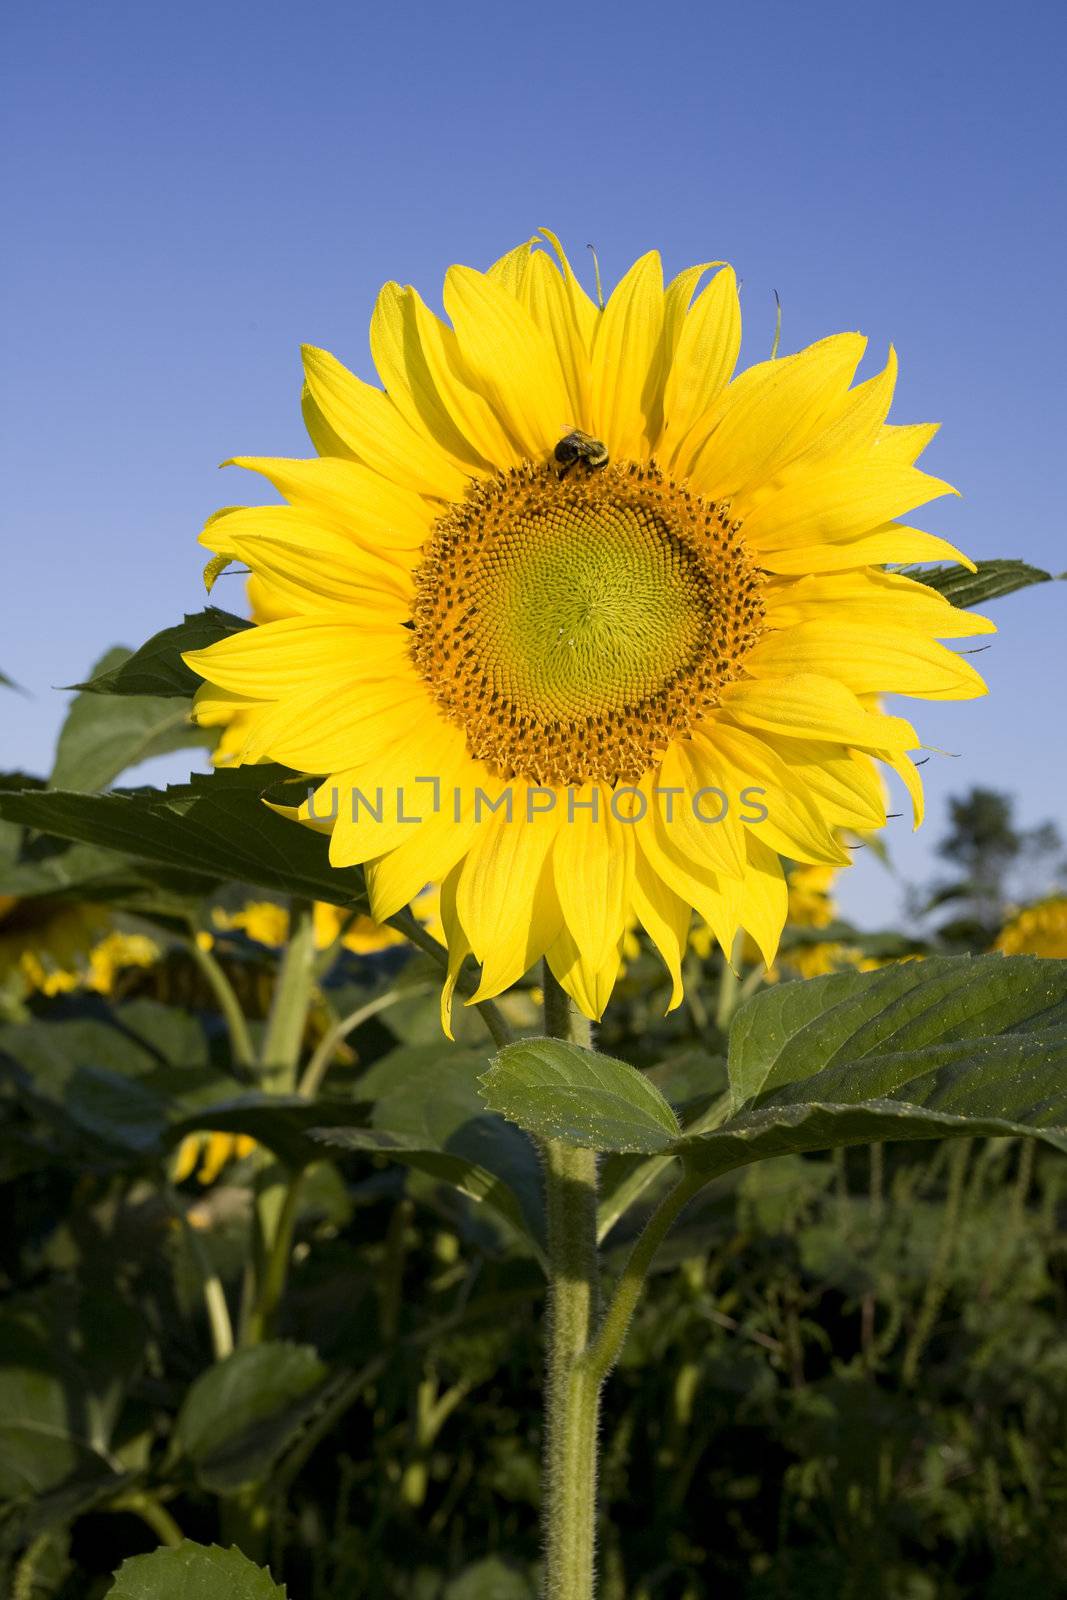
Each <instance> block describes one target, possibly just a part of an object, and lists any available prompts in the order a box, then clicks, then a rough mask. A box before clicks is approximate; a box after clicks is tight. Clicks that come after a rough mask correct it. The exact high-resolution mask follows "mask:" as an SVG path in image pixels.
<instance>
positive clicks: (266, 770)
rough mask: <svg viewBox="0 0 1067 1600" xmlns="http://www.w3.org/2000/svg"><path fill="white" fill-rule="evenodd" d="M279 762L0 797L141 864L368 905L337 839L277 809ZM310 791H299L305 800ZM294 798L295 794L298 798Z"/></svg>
mask: <svg viewBox="0 0 1067 1600" xmlns="http://www.w3.org/2000/svg"><path fill="white" fill-rule="evenodd" d="M279 770H280V769H278V768H275V767H258V766H249V767H238V768H235V769H233V770H232V771H231V770H228V769H227V770H223V771H219V772H214V773H211V774H210V775H206V776H204V775H195V774H194V776H193V777H192V778H191V779H190V781H189V783H187V784H177V785H173V786H171V787H170V788H167V789H163V790H159V789H132V790H125V791H116V792H115V793H112V794H100V795H90V794H71V793H68V792H66V791H64V790H51V791H48V792H42V791H40V790H24V791H22V792H20V793H12V792H10V791H8V792H3V793H0V817H4V818H6V819H7V820H8V821H10V822H21V823H24V824H25V825H26V826H28V827H31V828H38V829H40V830H41V831H42V832H44V833H49V834H52V835H55V836H57V837H59V838H61V839H72V840H78V841H82V842H84V843H88V844H93V845H96V846H98V847H99V846H106V847H107V848H108V849H110V850H115V851H118V852H119V853H120V854H121V855H123V856H125V857H127V858H128V859H130V860H134V861H148V862H153V863H158V864H159V865H161V866H165V867H171V868H179V869H181V870H182V871H183V872H192V873H196V874H199V875H201V876H203V877H205V878H209V879H213V880H215V881H218V882H230V881H233V880H237V881H239V882H241V883H247V884H251V885H254V886H255V887H257V888H260V889H270V890H273V891H274V892H275V893H279V894H291V895H299V896H302V897H304V898H306V899H310V900H329V901H331V902H332V903H333V904H335V905H343V906H353V905H365V904H366V897H365V895H364V891H363V874H362V873H361V872H360V871H359V870H358V869H357V868H355V867H344V868H336V867H331V866H330V859H329V840H328V839H327V838H326V837H325V835H323V834H320V833H317V832H315V831H314V830H313V829H311V828H305V827H301V826H300V825H299V824H298V823H295V822H291V821H289V820H288V819H287V818H284V817H281V816H279V815H278V814H277V812H275V811H272V810H271V808H270V806H268V805H266V804H265V803H264V801H263V799H262V796H263V795H264V794H265V793H266V792H268V790H271V789H272V787H273V786H275V785H276V784H277V781H278V773H279ZM303 792H304V789H303V787H302V786H301V787H300V796H301V797H302V795H303ZM293 798H296V796H295V795H294V796H293Z"/></svg>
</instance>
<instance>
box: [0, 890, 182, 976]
mask: <svg viewBox="0 0 1067 1600" xmlns="http://www.w3.org/2000/svg"><path fill="white" fill-rule="evenodd" d="M161 954H162V951H161V950H160V947H159V945H157V944H156V943H155V941H154V940H153V939H149V938H147V937H146V936H145V935H144V934H139V933H125V932H123V931H122V930H121V929H118V928H116V927H115V926H114V924H113V921H112V917H111V914H110V912H109V911H108V910H107V908H106V907H104V906H97V905H79V904H72V903H70V902H66V901H54V900H50V899H48V898H47V897H44V896H42V897H40V898H35V899H30V900H17V899H14V898H13V897H11V896H9V895H0V983H5V982H6V983H10V982H12V981H14V983H15V985H16V987H17V988H19V989H20V990H21V991H22V992H23V993H26V992H36V993H38V994H43V995H48V996H54V995H59V994H71V993H73V992H74V991H75V990H79V989H83V990H84V989H90V990H92V991H94V992H95V993H97V994H110V992H111V990H112V988H113V987H114V983H115V979H116V977H117V976H118V974H119V973H120V972H123V971H125V970H127V969H128V968H130V967H150V966H153V965H154V964H155V962H157V961H158V960H159V958H160V956H161Z"/></svg>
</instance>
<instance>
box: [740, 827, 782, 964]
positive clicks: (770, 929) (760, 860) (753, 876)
mask: <svg viewBox="0 0 1067 1600" xmlns="http://www.w3.org/2000/svg"><path fill="white" fill-rule="evenodd" d="M788 909H789V890H788V887H787V885H786V881H785V873H784V872H783V871H782V863H781V860H780V858H779V856H778V852H777V851H776V850H772V849H771V847H770V845H769V844H765V843H764V841H763V840H762V839H760V838H757V837H756V834H755V832H754V831H753V830H750V831H749V834H748V870H747V871H746V873H745V882H744V887H743V889H742V891H741V925H742V927H744V929H745V930H746V932H748V933H750V934H751V935H752V938H753V939H754V940H755V942H756V945H757V947H758V949H759V953H760V955H761V956H762V957H763V959H764V961H765V962H766V964H767V966H768V967H769V966H771V965H772V964H773V962H774V958H775V956H776V955H777V954H778V945H779V942H780V940H781V937H782V929H783V928H784V927H785V920H786V915H787V913H788Z"/></svg>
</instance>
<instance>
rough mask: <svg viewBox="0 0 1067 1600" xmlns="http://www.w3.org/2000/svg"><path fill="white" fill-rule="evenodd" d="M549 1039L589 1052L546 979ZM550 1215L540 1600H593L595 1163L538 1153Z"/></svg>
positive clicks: (582, 1154)
mask: <svg viewBox="0 0 1067 1600" xmlns="http://www.w3.org/2000/svg"><path fill="white" fill-rule="evenodd" d="M544 994H545V1000H544V1014H545V1032H546V1033H547V1034H549V1035H551V1036H552V1037H554V1038H557V1039H569V1040H570V1041H571V1042H572V1043H576V1044H585V1045H588V1043H589V1033H590V1030H589V1026H588V1024H587V1023H586V1022H585V1020H584V1018H580V1017H578V1016H577V1015H576V1013H575V1012H574V1009H573V1007H572V1005H571V1002H570V1000H569V999H568V997H567V996H566V994H564V992H563V990H562V989H561V988H560V986H559V984H558V983H557V982H556V980H555V978H554V977H553V976H552V974H551V972H550V971H549V968H548V964H547V962H546V963H545V969H544ZM543 1156H544V1170H545V1189H546V1200H547V1211H548V1259H549V1304H548V1349H547V1363H546V1376H545V1385H546V1394H545V1492H544V1496H543V1507H544V1509H543V1513H542V1515H543V1522H544V1546H545V1574H544V1594H545V1597H546V1600H592V1596H593V1592H594V1573H595V1554H596V1493H597V1412H598V1408H599V1403H600V1388H599V1384H597V1383H596V1382H595V1381H594V1380H593V1379H592V1378H591V1377H590V1376H589V1375H588V1374H587V1373H586V1372H585V1371H584V1370H583V1367H582V1360H583V1357H584V1356H585V1353H586V1351H587V1350H588V1348H589V1343H590V1340H591V1339H592V1338H593V1336H594V1334H595V1330H596V1323H597V1316H598V1309H599V1308H598V1270H597V1246H596V1204H597V1188H596V1154H595V1152H594V1151H592V1150H578V1149H576V1148H574V1147H573V1146H572V1145H567V1144H564V1143H562V1141H560V1140H558V1139H549V1140H546V1141H545V1143H544V1146H543Z"/></svg>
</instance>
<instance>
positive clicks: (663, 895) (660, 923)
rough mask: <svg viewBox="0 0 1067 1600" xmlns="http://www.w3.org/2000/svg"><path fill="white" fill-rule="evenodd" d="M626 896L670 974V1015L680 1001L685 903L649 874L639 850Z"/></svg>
mask: <svg viewBox="0 0 1067 1600" xmlns="http://www.w3.org/2000/svg"><path fill="white" fill-rule="evenodd" d="M630 896H631V903H632V905H633V908H634V912H635V914H636V916H637V918H638V920H639V921H640V923H641V926H642V927H643V928H644V930H645V932H646V933H647V934H648V936H649V938H650V939H651V940H652V943H653V944H654V945H655V947H656V949H657V950H658V951H659V953H660V955H661V956H662V957H663V961H664V964H665V966H666V968H667V971H668V972H669V973H670V976H671V998H670V1001H669V1003H668V1006H667V1010H668V1011H673V1010H674V1009H675V1007H676V1006H678V1005H681V1003H682V999H683V985H682V960H683V958H684V956H685V951H686V945H687V943H688V939H689V924H690V921H691V920H692V913H691V911H690V909H689V905H688V903H687V902H686V901H685V900H683V899H681V898H680V896H679V895H677V894H675V892H674V890H673V889H671V888H669V887H668V885H667V884H665V883H664V882H663V879H662V878H660V877H659V876H658V875H657V874H656V873H655V872H654V871H653V870H652V868H651V867H650V866H649V863H648V858H647V857H646V856H645V855H644V853H643V852H642V851H641V850H637V851H635V853H634V872H633V882H632V884H631V888H630Z"/></svg>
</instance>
